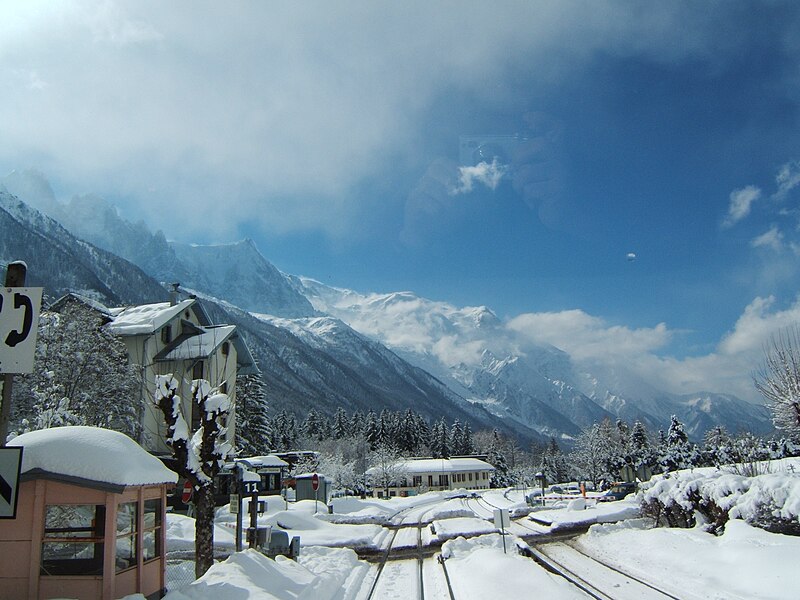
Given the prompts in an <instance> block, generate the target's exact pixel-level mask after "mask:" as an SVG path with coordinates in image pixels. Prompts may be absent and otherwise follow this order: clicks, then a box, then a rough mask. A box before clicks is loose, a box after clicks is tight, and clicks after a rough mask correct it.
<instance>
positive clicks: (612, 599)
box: [528, 542, 693, 600]
mask: <svg viewBox="0 0 800 600" xmlns="http://www.w3.org/2000/svg"><path fill="white" fill-rule="evenodd" d="M528 553H529V555H530V556H531V558H533V559H534V560H535V561H536V562H538V563H539V564H541V565H542V566H543V567H544V568H546V569H547V570H548V571H550V572H552V573H554V574H556V575H559V576H561V577H563V578H564V579H566V580H567V581H569V582H570V583H572V584H573V585H574V586H575V587H577V588H579V589H580V590H582V591H583V592H584V593H586V594H588V595H589V596H590V597H591V598H595V599H596V600H641V599H653V600H665V599H669V600H687V596H686V595H683V596H680V597H679V596H676V595H674V594H672V593H671V592H669V591H667V590H664V589H661V588H659V587H658V586H656V585H654V584H652V583H650V582H647V581H645V580H643V579H640V578H639V577H636V576H634V575H632V574H630V573H627V572H625V571H623V570H621V569H619V568H617V567H615V566H613V565H609V564H607V563H605V562H603V561H601V560H599V559H598V558H596V557H594V556H590V555H589V554H586V553H585V552H582V551H581V550H579V549H578V548H576V547H575V546H573V545H572V544H569V543H567V542H550V543H546V544H541V545H536V546H530V545H529V546H528ZM691 598H693V596H691Z"/></svg>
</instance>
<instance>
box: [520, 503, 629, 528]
mask: <svg viewBox="0 0 800 600" xmlns="http://www.w3.org/2000/svg"><path fill="white" fill-rule="evenodd" d="M570 504H571V502H570ZM580 504H583V503H578V504H576V505H574V506H580ZM584 506H585V508H583V509H580V508H578V509H572V510H570V508H569V506H568V505H567V506H566V507H565V508H560V509H548V510H540V511H537V512H535V513H532V514H531V515H530V516H529V517H528V518H529V519H531V520H532V521H534V522H535V523H540V524H542V525H547V526H549V527H550V528H551V531H557V530H564V529H573V528H579V527H586V526H588V525H593V524H595V523H614V522H616V521H622V520H625V519H632V518H635V517H638V516H639V514H640V512H641V510H640V507H639V503H638V502H637V501H635V500H618V501H617V502H598V503H597V504H594V505H591V506H590V505H584Z"/></svg>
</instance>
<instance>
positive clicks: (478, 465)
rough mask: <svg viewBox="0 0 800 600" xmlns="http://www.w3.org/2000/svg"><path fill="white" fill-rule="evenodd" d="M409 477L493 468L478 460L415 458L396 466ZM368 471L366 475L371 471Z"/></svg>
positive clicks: (489, 469)
mask: <svg viewBox="0 0 800 600" xmlns="http://www.w3.org/2000/svg"><path fill="white" fill-rule="evenodd" d="M398 466H399V467H400V468H401V469H402V470H404V471H405V472H406V473H408V474H409V475H411V474H414V473H460V472H462V471H467V472H469V471H473V472H474V471H494V470H495V469H494V467H493V466H492V465H490V464H489V463H487V462H485V461H483V460H481V459H479V458H417V459H411V460H405V461H401V462H400V463H399V465H398ZM373 470H374V467H373V468H372V469H369V470H368V471H367V473H369V472H370V471H373Z"/></svg>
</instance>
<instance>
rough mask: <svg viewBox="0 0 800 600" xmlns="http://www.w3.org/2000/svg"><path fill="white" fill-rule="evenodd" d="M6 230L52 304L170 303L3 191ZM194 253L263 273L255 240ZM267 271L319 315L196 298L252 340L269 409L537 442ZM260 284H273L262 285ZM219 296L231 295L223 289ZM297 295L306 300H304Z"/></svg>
mask: <svg viewBox="0 0 800 600" xmlns="http://www.w3.org/2000/svg"><path fill="white" fill-rule="evenodd" d="M118 231H121V230H118ZM0 232H2V235H0V263H2V262H6V263H7V262H9V261H11V260H25V261H26V262H27V263H28V267H29V270H28V283H29V284H30V285H35V286H43V287H44V288H45V292H46V294H47V296H48V298H49V299H50V300H54V299H55V298H57V297H59V296H60V295H62V294H64V293H66V292H67V291H78V292H80V293H82V294H84V295H87V296H89V297H92V298H95V299H97V300H99V301H101V302H103V303H104V304H107V305H111V306H116V305H122V304H129V303H146V302H153V301H162V300H166V298H167V292H166V290H165V289H164V287H162V286H161V285H160V284H159V283H158V282H157V281H156V280H155V279H153V278H151V277H149V276H148V275H147V274H145V273H144V272H143V271H142V270H141V269H140V268H139V267H137V266H135V265H134V264H132V263H130V262H128V261H127V260H124V259H122V258H119V257H117V256H115V255H114V254H112V253H110V252H107V251H105V250H101V249H100V248H97V247H95V246H93V245H92V244H90V243H88V242H86V241H83V240H80V239H78V238H76V237H75V236H74V235H72V234H71V233H70V232H68V231H67V230H66V229H65V228H63V227H62V226H61V225H59V224H58V223H57V222H56V221H55V220H53V219H51V218H50V217H47V216H45V215H43V214H42V213H40V212H39V211H37V210H34V209H32V208H31V207H29V206H27V205H26V204H25V203H23V202H22V201H20V200H19V199H17V198H16V197H14V196H11V195H10V194H8V193H6V192H0ZM192 250H197V251H198V253H197V256H202V258H203V260H202V265H203V266H204V267H203V268H204V269H205V270H206V273H209V274H211V275H213V274H214V273H217V274H219V273H222V272H223V268H224V265H227V264H228V261H229V259H230V256H231V255H232V254H233V255H234V256H236V255H237V252H238V258H239V259H240V262H241V263H243V264H242V269H243V271H242V272H240V273H239V277H246V275H244V272H245V271H246V272H248V273H253V272H257V273H259V272H260V273H264V272H265V271H263V270H262V271H259V268H260V267H259V265H260V264H261V263H262V262H264V263H266V261H265V260H264V259H263V257H261V255H260V254H258V252H257V251H256V250H255V248H254V247H253V245H252V243H251V242H247V243H245V244H232V245H229V246H226V247H213V248H211V249H204V248H201V247H195V248H193V249H192ZM192 250H190V251H189V252H190V253H191V252H192ZM243 256H244V257H247V259H248V260H245V259H244V258H243ZM253 262H254V263H255V266H254V265H253V264H252V263H253ZM187 264H189V265H191V264H192V263H191V262H190V261H187ZM267 264H268V265H269V263H267ZM266 273H267V274H268V275H270V276H272V277H273V278H276V281H277V283H278V284H282V285H283V286H284V287H285V288H287V289H288V290H289V293H288V294H284V295H283V296H280V297H278V298H279V299H278V301H279V302H280V309H281V311H284V312H290V310H289V309H291V308H292V307H294V310H295V312H296V313H301V312H306V313H307V314H310V315H313V316H310V317H304V318H296V319H287V318H284V317H277V316H274V315H262V314H258V313H256V315H257V316H255V315H254V314H252V313H250V312H249V311H247V310H244V309H242V308H239V307H237V306H235V305H233V304H232V303H231V301H230V300H228V301H224V300H222V299H219V298H216V297H214V296H213V295H211V294H208V293H207V292H205V293H203V292H202V291H201V290H197V291H198V295H199V297H200V299H201V301H202V302H203V305H204V307H205V308H206V310H207V312H208V313H209V315H210V316H211V318H212V320H213V321H214V322H216V323H230V324H234V325H236V326H237V327H238V330H239V332H240V333H241V335H242V336H243V337H244V339H245V340H246V341H247V343H248V346H249V347H250V349H251V351H252V352H253V355H254V356H255V358H256V360H257V362H258V365H259V367H260V369H261V372H262V377H263V380H264V382H265V384H266V389H267V392H268V394H269V399H270V408H271V410H273V411H275V412H278V411H280V410H282V409H286V410H288V411H290V412H294V413H295V414H296V415H297V416H298V417H303V418H304V417H305V415H306V413H307V412H308V410H309V409H311V408H314V409H316V410H317V411H318V412H320V413H322V414H327V415H333V413H334V412H335V411H336V409H337V408H339V407H342V408H344V409H345V410H347V411H348V412H353V411H356V410H358V411H362V412H366V411H369V410H374V411H376V412H380V411H381V410H383V409H389V410H394V411H399V410H405V409H407V408H411V409H413V410H415V411H416V412H418V413H419V414H421V415H423V416H425V417H426V418H428V419H429V420H431V421H433V420H438V419H439V418H442V417H444V418H445V419H447V420H448V421H450V422H452V421H453V420H454V419H459V420H460V421H462V422H469V423H470V424H471V425H472V427H473V429H475V430H480V429H492V428H494V427H497V428H499V429H500V430H501V431H505V432H506V433H509V434H512V435H515V436H517V437H518V438H520V439H521V440H523V441H531V440H534V439H537V436H536V434H535V432H534V431H532V430H531V429H529V428H527V427H524V426H522V425H520V424H519V423H516V422H514V421H510V420H504V419H501V418H498V417H496V416H495V415H492V414H491V413H489V412H488V411H486V410H484V409H483V408H482V407H480V406H475V405H472V404H470V403H469V402H467V401H466V400H465V399H464V398H462V397H461V396H459V395H458V394H457V393H455V392H453V391H452V390H451V389H450V388H448V387H447V386H446V385H444V384H443V383H442V382H441V381H439V380H438V379H436V378H435V377H433V376H432V375H431V374H429V373H428V372H426V371H424V370H423V369H420V368H419V367H416V366H414V365H411V364H409V363H408V362H406V361H405V360H403V359H402V358H401V357H399V356H398V355H396V354H395V353H394V352H392V351H391V350H389V349H388V348H386V347H385V346H384V345H382V344H380V343H379V342H377V341H375V340H372V339H369V338H367V337H365V336H363V335H361V334H359V333H357V332H355V331H354V330H353V329H352V328H350V327H349V326H348V325H346V324H345V323H343V322H342V321H339V320H337V319H334V318H332V317H328V316H319V315H317V313H316V312H315V311H314V310H313V308H311V305H310V303H308V301H307V300H305V298H304V297H302V296H299V294H298V292H297V291H296V290H295V289H294V287H293V286H292V285H291V283H290V282H289V280H288V279H287V278H286V277H285V276H283V275H282V274H281V273H280V272H279V271H277V269H275V268H274V267H273V266H272V265H269V268H268V269H267V270H266ZM258 283H260V284H261V285H268V284H267V283H265V282H264V280H263V279H262V280H260V281H259V282H258ZM276 287H278V286H276ZM221 289H222V291H227V290H228V288H227V287H225V286H222V288H221ZM234 297H235V296H230V298H234ZM298 297H299V298H301V300H302V301H297V298H298ZM278 301H274V302H278ZM266 304H267V305H269V303H266ZM306 307H307V308H306Z"/></svg>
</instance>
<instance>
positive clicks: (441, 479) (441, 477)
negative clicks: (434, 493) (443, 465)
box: [439, 475, 447, 486]
mask: <svg viewBox="0 0 800 600" xmlns="http://www.w3.org/2000/svg"><path fill="white" fill-rule="evenodd" d="M439 485H444V486H446V485H447V475H439Z"/></svg>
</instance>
